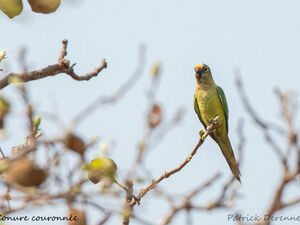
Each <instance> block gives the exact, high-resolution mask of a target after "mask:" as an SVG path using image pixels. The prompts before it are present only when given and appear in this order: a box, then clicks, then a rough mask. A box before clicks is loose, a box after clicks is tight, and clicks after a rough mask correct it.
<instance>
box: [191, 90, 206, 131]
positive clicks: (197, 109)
mask: <svg viewBox="0 0 300 225" xmlns="http://www.w3.org/2000/svg"><path fill="white" fill-rule="evenodd" d="M194 109H195V112H196V114H197V116H198V118H199V120H200V122H201V123H202V125H203V126H204V128H205V130H206V124H205V123H204V121H203V120H202V118H201V113H200V109H199V106H198V101H197V97H196V95H194Z"/></svg>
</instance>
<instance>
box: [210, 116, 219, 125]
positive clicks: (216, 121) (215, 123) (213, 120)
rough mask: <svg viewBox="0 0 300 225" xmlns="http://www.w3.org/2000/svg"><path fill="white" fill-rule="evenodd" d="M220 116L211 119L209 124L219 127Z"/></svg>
mask: <svg viewBox="0 0 300 225" xmlns="http://www.w3.org/2000/svg"><path fill="white" fill-rule="evenodd" d="M218 119H219V116H216V117H215V118H211V119H210V121H209V124H214V125H218V123H219V121H218Z"/></svg>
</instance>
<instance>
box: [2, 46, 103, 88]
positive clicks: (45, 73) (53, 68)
mask: <svg viewBox="0 0 300 225" xmlns="http://www.w3.org/2000/svg"><path fill="white" fill-rule="evenodd" d="M62 43H63V48H62V51H61V53H60V56H59V60H58V63H57V64H53V65H50V66H47V67H45V68H42V69H39V70H34V71H31V72H23V73H10V74H8V75H7V76H5V77H4V78H2V79H1V80H0V90H1V89H3V88H5V87H6V86H8V85H9V84H10V82H11V79H12V78H17V79H20V80H21V81H22V82H28V81H33V80H39V79H42V78H45V77H49V76H55V75H57V74H59V73H65V74H68V75H69V76H70V77H72V78H73V79H75V80H78V81H81V80H89V79H91V78H92V77H94V76H97V75H98V74H99V73H100V72H101V71H102V70H103V69H105V68H106V67H107V63H106V61H105V60H104V59H103V60H102V63H101V64H100V66H99V67H97V68H95V69H94V71H92V72H91V73H87V74H85V75H82V76H79V75H77V74H76V73H75V72H74V69H73V67H74V66H75V64H73V65H71V66H70V61H69V60H68V59H65V58H64V57H65V56H66V54H67V51H66V48H67V43H68V42H67V40H63V41H62Z"/></svg>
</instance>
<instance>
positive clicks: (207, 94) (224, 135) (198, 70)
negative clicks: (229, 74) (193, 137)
mask: <svg viewBox="0 0 300 225" xmlns="http://www.w3.org/2000/svg"><path fill="white" fill-rule="evenodd" d="M195 76H196V83H197V84H196V91H195V95H194V109H195V112H196V113H197V115H198V118H199V120H200V122H201V123H202V124H203V126H204V127H205V129H206V127H207V126H209V123H210V121H211V120H212V119H214V118H215V117H217V116H218V125H217V127H216V129H214V130H213V132H212V134H211V135H210V136H211V137H212V139H213V140H214V141H215V142H216V143H217V144H218V145H219V147H220V149H221V150H222V153H223V155H224V157H225V159H226V161H227V163H228V165H229V167H230V169H231V172H232V173H233V175H234V177H235V178H236V179H237V180H238V181H239V182H241V179H240V175H241V174H240V170H239V167H238V164H237V162H236V159H235V157H234V153H233V150H232V147H231V144H230V141H229V138H228V106H227V101H226V98H225V94H224V91H223V90H222V88H221V87H219V86H217V85H216V84H215V82H214V80H213V78H212V75H211V71H210V68H209V67H208V66H207V65H205V64H197V65H196V66H195Z"/></svg>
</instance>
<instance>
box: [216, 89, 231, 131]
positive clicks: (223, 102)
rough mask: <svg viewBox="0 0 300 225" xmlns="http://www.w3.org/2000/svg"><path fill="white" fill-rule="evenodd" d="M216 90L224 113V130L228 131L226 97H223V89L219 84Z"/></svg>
mask: <svg viewBox="0 0 300 225" xmlns="http://www.w3.org/2000/svg"><path fill="white" fill-rule="evenodd" d="M217 92H218V95H219V98H220V101H221V103H222V106H223V111H224V115H225V119H226V130H227V133H228V113H229V111H228V105H227V101H226V97H225V94H224V91H223V89H222V88H221V87H219V86H217Z"/></svg>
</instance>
